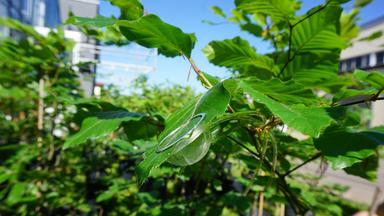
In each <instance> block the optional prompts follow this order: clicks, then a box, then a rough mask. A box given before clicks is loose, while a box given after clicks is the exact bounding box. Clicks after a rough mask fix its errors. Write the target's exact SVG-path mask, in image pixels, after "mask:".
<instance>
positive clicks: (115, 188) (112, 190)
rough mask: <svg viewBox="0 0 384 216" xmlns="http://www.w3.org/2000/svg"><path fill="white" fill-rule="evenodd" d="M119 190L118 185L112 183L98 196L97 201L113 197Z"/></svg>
mask: <svg viewBox="0 0 384 216" xmlns="http://www.w3.org/2000/svg"><path fill="white" fill-rule="evenodd" d="M118 192H119V188H118V186H117V185H112V186H111V187H109V189H108V190H106V191H103V192H102V193H100V194H99V195H98V196H97V197H96V202H98V203H99V202H103V201H107V200H110V199H112V198H113V197H114V196H115V195H116V194H117V193H118Z"/></svg>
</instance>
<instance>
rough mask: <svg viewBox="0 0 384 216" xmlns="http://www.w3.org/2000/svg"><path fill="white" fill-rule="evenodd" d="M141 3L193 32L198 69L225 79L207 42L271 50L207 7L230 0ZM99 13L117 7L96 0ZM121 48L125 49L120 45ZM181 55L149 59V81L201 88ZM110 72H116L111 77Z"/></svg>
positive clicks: (364, 18) (307, 1)
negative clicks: (240, 41) (239, 41)
mask: <svg viewBox="0 0 384 216" xmlns="http://www.w3.org/2000/svg"><path fill="white" fill-rule="evenodd" d="M322 2H323V1H321V0H304V1H303V4H302V8H301V10H300V11H299V12H300V13H304V12H305V11H307V10H308V9H310V8H312V7H314V6H316V5H319V4H321V3H322ZM142 4H143V5H144V7H145V8H146V10H147V12H149V13H154V14H157V15H158V16H159V17H160V18H161V19H162V20H164V21H165V22H167V23H170V24H172V25H175V26H177V27H179V28H181V29H183V31H185V32H186V33H195V34H196V37H197V43H196V45H195V49H194V52H193V53H192V57H193V58H194V60H195V62H196V63H197V64H198V66H199V67H200V68H201V70H203V71H206V72H208V73H210V74H212V75H216V76H219V77H221V78H225V76H226V75H228V76H229V73H228V72H227V71H226V69H225V68H220V67H217V66H214V65H212V64H210V63H209V62H208V60H207V58H206V57H205V56H204V54H203V52H201V50H202V48H204V47H205V46H206V45H207V44H208V43H209V42H210V41H212V40H223V39H231V38H233V37H235V36H241V37H242V38H244V39H247V40H248V41H249V42H250V43H251V45H252V46H254V47H255V48H256V51H257V52H258V53H261V54H263V53H267V52H269V51H271V49H272V47H271V45H269V44H268V43H265V42H263V41H261V40H260V39H259V38H255V37H253V36H251V35H250V34H248V33H246V32H242V31H241V30H240V29H239V27H238V26H237V25H235V24H231V23H226V20H224V19H223V18H221V17H219V16H217V15H215V14H214V13H213V12H212V11H211V10H210V7H211V6H219V7H221V8H222V9H223V11H224V12H225V13H226V14H230V11H231V10H232V9H233V8H234V3H233V1H232V0H193V1H191V0H182V1H181V0H142ZM352 4H353V1H351V2H350V3H348V4H346V5H344V7H345V8H346V9H347V11H348V9H349V8H351V7H352ZM382 8H384V1H383V0H373V1H372V3H371V4H370V5H368V6H367V7H365V8H363V9H362V11H361V14H360V18H361V19H360V21H359V24H364V23H366V22H369V21H372V20H374V19H376V18H378V17H380V16H381V15H382V11H380V10H382ZM100 14H101V15H103V16H111V15H114V16H117V17H118V16H119V10H118V9H117V8H116V7H114V6H112V5H111V4H110V3H108V2H107V1H105V0H102V1H101V2H100ZM203 20H208V21H211V22H214V23H219V25H216V26H213V27H212V26H210V25H208V24H207V23H204V22H203ZM121 49H129V47H124V48H121ZM100 58H101V59H108V58H111V57H110V56H108V54H103V53H102V54H101V57H100ZM180 58H182V57H176V58H166V57H164V56H158V57H157V61H156V63H154V61H149V62H148V64H149V65H150V66H156V70H155V71H153V72H150V73H149V74H147V75H148V78H149V83H151V84H159V83H167V82H168V83H173V84H180V85H183V86H187V85H189V86H191V87H192V88H193V89H195V90H196V91H198V92H201V91H203V90H204V88H203V87H202V86H201V85H200V83H199V82H198V81H197V80H196V78H195V75H194V74H193V73H192V74H191V75H190V77H189V78H188V73H189V70H190V65H189V63H188V62H187V61H186V60H185V61H180ZM115 61H118V62H121V63H133V61H134V59H115ZM109 74H110V75H108V76H104V77H98V78H97V81H98V82H101V83H109V82H112V83H116V81H120V82H119V83H118V85H119V87H121V88H123V89H124V88H125V87H127V86H128V85H129V83H130V81H132V80H133V79H134V78H136V77H137V76H139V75H140V74H139V73H134V72H128V71H119V70H118V69H115V70H114V71H113V73H109ZM112 74H118V76H113V75H112Z"/></svg>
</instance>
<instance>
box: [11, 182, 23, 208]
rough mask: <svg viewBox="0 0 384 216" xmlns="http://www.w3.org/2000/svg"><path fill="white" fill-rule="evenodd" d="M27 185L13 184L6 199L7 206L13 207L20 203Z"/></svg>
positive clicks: (21, 183)
mask: <svg viewBox="0 0 384 216" xmlns="http://www.w3.org/2000/svg"><path fill="white" fill-rule="evenodd" d="M27 187H28V184H27V183H25V182H17V183H16V184H14V185H13V186H12V188H11V191H10V192H9V194H8V197H7V201H6V202H7V204H9V205H14V204H16V203H19V202H20V201H22V199H23V196H24V192H25V190H26V189H27Z"/></svg>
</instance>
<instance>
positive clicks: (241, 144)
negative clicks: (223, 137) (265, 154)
mask: <svg viewBox="0 0 384 216" xmlns="http://www.w3.org/2000/svg"><path fill="white" fill-rule="evenodd" d="M227 137H228V139H230V140H232V141H233V142H235V143H236V144H238V145H239V146H241V147H243V148H244V149H245V150H247V151H248V152H249V153H251V154H252V155H253V156H255V157H257V158H259V157H260V156H259V154H257V153H256V152H254V151H252V149H250V148H248V147H247V146H246V145H244V144H243V143H241V142H240V141H238V140H236V139H235V138H233V137H231V136H227Z"/></svg>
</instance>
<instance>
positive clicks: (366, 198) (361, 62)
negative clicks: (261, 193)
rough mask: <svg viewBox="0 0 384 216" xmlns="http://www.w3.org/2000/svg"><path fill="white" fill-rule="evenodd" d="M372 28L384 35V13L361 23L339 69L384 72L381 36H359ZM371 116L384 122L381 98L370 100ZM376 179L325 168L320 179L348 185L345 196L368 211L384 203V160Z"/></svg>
mask: <svg viewBox="0 0 384 216" xmlns="http://www.w3.org/2000/svg"><path fill="white" fill-rule="evenodd" d="M375 32H382V34H383V35H384V16H382V17H380V18H378V19H375V20H373V21H371V22H368V23H365V24H363V25H361V26H360V34H359V36H358V37H357V38H356V39H355V40H354V42H353V45H352V46H351V47H349V48H347V49H345V50H344V51H343V52H342V53H341V62H340V73H348V72H352V71H353V70H354V69H363V70H366V71H382V72H383V73H384V36H382V37H379V38H377V39H375V40H372V41H365V40H361V39H362V38H366V37H368V36H370V35H372V34H373V33H375ZM371 109H372V115H373V116H372V117H373V118H372V120H371V122H370V125H369V126H370V127H375V126H379V125H384V101H376V102H372V103H371ZM378 166H379V168H378V175H377V182H369V181H367V180H365V179H362V178H359V177H356V176H352V175H347V174H346V173H345V172H344V171H342V170H337V171H334V170H332V169H331V168H328V169H327V171H326V172H325V173H324V175H323V178H322V180H321V183H322V184H326V183H339V184H342V185H347V186H349V188H350V189H349V190H348V192H347V193H346V194H345V197H346V198H348V199H351V200H355V201H357V202H361V203H365V204H367V205H369V206H371V209H370V210H371V213H374V212H375V210H376V208H377V207H378V206H379V205H380V204H382V203H384V160H383V159H380V160H379V165H378ZM318 167H319V165H318V164H316V163H311V164H308V165H306V166H304V167H303V168H302V169H301V171H302V172H310V173H314V172H315V173H316V171H314V170H317V171H318Z"/></svg>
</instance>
